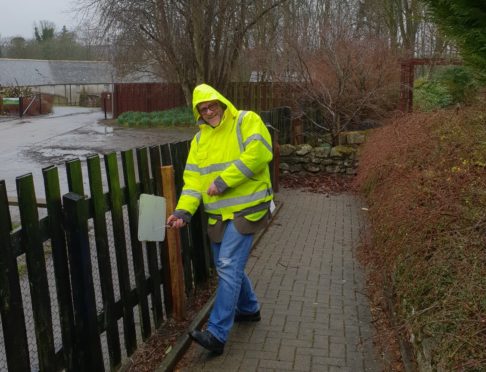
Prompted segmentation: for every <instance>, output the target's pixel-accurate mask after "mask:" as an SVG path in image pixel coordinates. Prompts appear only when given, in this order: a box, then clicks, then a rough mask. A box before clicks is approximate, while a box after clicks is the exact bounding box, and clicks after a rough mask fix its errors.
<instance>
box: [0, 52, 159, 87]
mask: <svg viewBox="0 0 486 372" xmlns="http://www.w3.org/2000/svg"><path fill="white" fill-rule="evenodd" d="M114 76H115V71H114V69H113V67H112V66H111V64H110V63H109V62H98V61H47V60H34V59H9V58H0V85H3V86H12V85H15V86H16V85H19V86H37V85H63V84H109V83H112V82H113V81H116V82H117V81H119V80H122V81H124V82H126V81H127V80H131V81H130V82H154V81H157V80H158V79H154V78H149V77H147V76H144V77H142V76H136V75H134V76H133V77H131V78H128V79H127V78H123V79H119V78H116V77H114Z"/></svg>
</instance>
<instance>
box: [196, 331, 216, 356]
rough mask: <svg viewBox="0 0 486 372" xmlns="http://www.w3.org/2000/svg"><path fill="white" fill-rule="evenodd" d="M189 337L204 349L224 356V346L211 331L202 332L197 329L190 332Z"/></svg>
mask: <svg viewBox="0 0 486 372" xmlns="http://www.w3.org/2000/svg"><path fill="white" fill-rule="evenodd" d="M189 337H191V338H192V339H193V340H194V341H196V342H197V343H198V344H199V345H201V346H202V347H203V348H205V349H207V350H209V351H211V352H213V353H215V354H218V355H221V354H223V350H224V344H223V343H222V342H221V341H219V340H218V339H217V338H216V337H214V336H213V335H212V334H211V332H209V331H204V332H201V331H198V330H197V329H195V330H194V331H192V332H189Z"/></svg>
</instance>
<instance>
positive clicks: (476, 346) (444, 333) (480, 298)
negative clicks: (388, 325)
mask: <svg viewBox="0 0 486 372" xmlns="http://www.w3.org/2000/svg"><path fill="white" fill-rule="evenodd" d="M485 168H486V112H485V110H484V109H483V108H481V107H473V108H467V109H462V110H460V111H459V112H456V111H449V110H444V111H440V112H435V113H432V114H430V113H428V114H424V113H416V114H410V115H406V116H402V117H398V118H395V119H393V120H390V121H389V123H387V125H385V126H384V127H382V128H379V129H375V130H374V131H373V132H372V133H371V134H370V136H369V138H368V140H367V143H366V144H365V145H364V147H363V149H362V153H361V156H360V167H359V170H358V176H357V177H356V185H357V187H359V188H360V189H361V190H362V191H363V192H364V193H365V195H366V197H367V200H368V203H369V207H370V208H369V217H370V222H371V226H372V249H373V253H374V254H373V256H374V257H375V258H374V260H375V262H374V263H373V264H372V265H370V266H371V267H373V268H375V270H380V271H381V272H383V273H384V277H385V278H387V279H389V281H390V283H391V286H392V288H393V293H394V295H395V296H394V302H395V307H396V310H397V316H398V319H399V322H400V325H401V329H402V331H405V332H404V333H405V334H406V336H407V337H408V338H409V339H410V340H412V343H413V345H414V346H415V352H416V354H417V355H419V353H422V352H423V350H427V351H428V352H429V353H430V357H428V358H426V360H427V361H428V362H430V363H431V364H432V366H433V368H437V369H439V370H464V371H466V370H467V371H484V370H486V169H485Z"/></svg>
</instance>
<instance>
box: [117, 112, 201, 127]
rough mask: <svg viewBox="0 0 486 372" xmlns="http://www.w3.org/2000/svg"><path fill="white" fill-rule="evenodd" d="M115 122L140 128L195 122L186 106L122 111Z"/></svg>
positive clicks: (191, 123) (184, 124)
mask: <svg viewBox="0 0 486 372" xmlns="http://www.w3.org/2000/svg"><path fill="white" fill-rule="evenodd" d="M117 122H118V124H120V125H123V126H126V127H140V128H157V127H170V126H191V125H194V124H195V121H194V115H193V113H192V110H191V109H190V108H188V107H177V108H173V109H170V110H165V111H154V112H133V111H129V112H124V113H123V114H121V115H120V116H119V117H118V119H117Z"/></svg>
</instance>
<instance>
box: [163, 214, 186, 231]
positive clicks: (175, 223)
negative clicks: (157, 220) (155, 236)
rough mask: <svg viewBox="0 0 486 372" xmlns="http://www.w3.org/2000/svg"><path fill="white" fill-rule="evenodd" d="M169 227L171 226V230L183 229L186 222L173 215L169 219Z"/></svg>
mask: <svg viewBox="0 0 486 372" xmlns="http://www.w3.org/2000/svg"><path fill="white" fill-rule="evenodd" d="M167 225H168V226H170V228H174V229H180V228H181V227H184V226H186V222H185V221H184V220H183V219H182V218H179V217H177V216H174V215H173V214H171V215H170V216H169V218H167Z"/></svg>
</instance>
